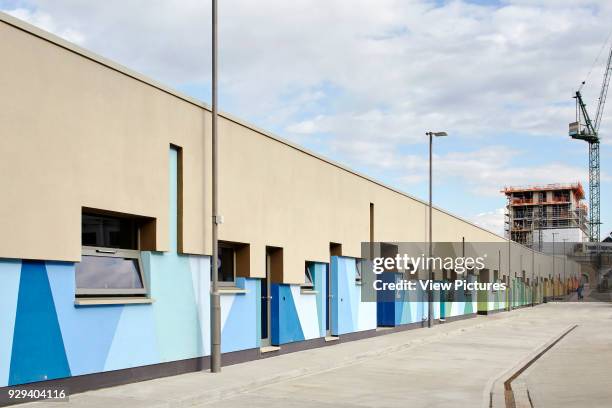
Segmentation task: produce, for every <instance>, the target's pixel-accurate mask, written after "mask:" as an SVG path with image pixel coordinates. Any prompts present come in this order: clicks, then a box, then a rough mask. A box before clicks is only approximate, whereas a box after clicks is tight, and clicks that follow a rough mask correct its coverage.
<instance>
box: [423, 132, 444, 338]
mask: <svg viewBox="0 0 612 408" xmlns="http://www.w3.org/2000/svg"><path fill="white" fill-rule="evenodd" d="M425 135H427V136H429V259H430V261H429V262H428V264H429V285H428V288H429V289H428V291H427V292H428V293H427V298H428V300H429V302H428V304H429V305H428V308H427V310H428V313H427V315H428V316H427V327H431V324H432V318H433V317H432V315H433V292H432V289H431V285H432V283H433V267H432V262H431V258H432V257H433V251H432V249H433V248H432V247H433V241H432V237H431V234H432V230H433V228H432V219H431V216H432V213H433V204H432V176H433V166H432V162H433V160H432V158H433V138H434V136H435V137H443V136H448V134H447V133H446V132H425Z"/></svg>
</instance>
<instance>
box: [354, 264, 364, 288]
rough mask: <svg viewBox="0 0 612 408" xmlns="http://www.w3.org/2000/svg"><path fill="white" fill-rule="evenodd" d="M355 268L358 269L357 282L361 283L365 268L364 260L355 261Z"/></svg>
mask: <svg viewBox="0 0 612 408" xmlns="http://www.w3.org/2000/svg"><path fill="white" fill-rule="evenodd" d="M355 266H356V267H357V269H356V271H355V282H357V283H361V276H362V275H361V274H362V268H363V259H359V258H358V259H355Z"/></svg>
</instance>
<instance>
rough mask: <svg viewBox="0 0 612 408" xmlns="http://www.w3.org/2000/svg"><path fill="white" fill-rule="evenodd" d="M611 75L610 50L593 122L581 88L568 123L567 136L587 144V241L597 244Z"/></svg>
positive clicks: (611, 58) (611, 55)
mask: <svg viewBox="0 0 612 408" xmlns="http://www.w3.org/2000/svg"><path fill="white" fill-rule="evenodd" d="M611 73H612V48H610V53H609V55H608V63H607V65H606V70H605V72H604V78H603V83H602V85H601V90H600V93H599V101H598V105H597V113H596V114H595V121H594V122H593V121H592V120H591V117H590V116H589V112H588V111H587V108H586V104H585V103H584V100H583V98H582V93H581V90H582V87H583V86H584V84H585V83H584V82H583V83H582V85H581V86H580V89H579V90H578V91H576V95H575V96H574V98H575V99H576V122H573V123H570V125H569V135H570V136H571V137H572V139H578V140H584V141H585V142H587V143H588V144H589V241H591V242H599V239H600V229H601V228H600V227H601V219H600V204H601V201H600V176H599V173H600V167H601V166H600V159H599V141H600V139H599V126H600V125H601V119H602V117H603V112H604V107H605V106H606V98H607V97H608V88H609V86H610V76H611Z"/></svg>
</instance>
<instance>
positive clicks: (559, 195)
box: [502, 183, 588, 250]
mask: <svg viewBox="0 0 612 408" xmlns="http://www.w3.org/2000/svg"><path fill="white" fill-rule="evenodd" d="M502 193H504V194H505V195H506V197H507V199H508V205H507V207H506V218H505V232H506V237H507V238H509V239H511V240H513V241H516V242H518V243H520V244H523V245H526V246H530V247H532V248H536V249H539V250H541V249H542V243H543V242H551V241H553V240H554V239H555V237H556V239H557V240H558V241H563V240H565V241H568V242H583V241H585V240H587V239H588V227H587V213H588V207H587V205H586V203H584V202H583V199H584V189H583V188H582V184H580V183H573V184H547V185H540V186H520V187H506V188H504V189H503V190H502Z"/></svg>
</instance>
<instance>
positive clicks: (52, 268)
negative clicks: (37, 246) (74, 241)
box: [47, 262, 123, 375]
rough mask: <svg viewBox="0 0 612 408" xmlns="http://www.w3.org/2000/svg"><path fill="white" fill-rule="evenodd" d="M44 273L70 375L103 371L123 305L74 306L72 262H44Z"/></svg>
mask: <svg viewBox="0 0 612 408" xmlns="http://www.w3.org/2000/svg"><path fill="white" fill-rule="evenodd" d="M47 274H48V276H49V284H50V287H51V292H52V294H53V301H54V304H55V309H56V311H57V318H58V321H59V325H60V329H61V331H62V338H63V340H64V346H65V348H66V355H67V357H68V362H69V364H70V372H71V373H72V375H83V374H91V373H98V372H101V371H104V364H105V362H106V357H107V355H108V352H109V350H110V347H111V344H112V341H113V337H114V335H115V331H116V329H117V324H118V322H119V317H120V316H121V310H122V308H123V306H121V305H114V306H95V307H89V306H88V307H75V306H74V289H75V275H74V274H75V272H74V264H72V263H61V262H47Z"/></svg>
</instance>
